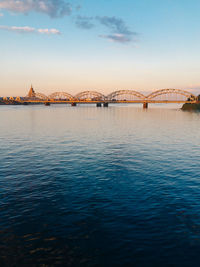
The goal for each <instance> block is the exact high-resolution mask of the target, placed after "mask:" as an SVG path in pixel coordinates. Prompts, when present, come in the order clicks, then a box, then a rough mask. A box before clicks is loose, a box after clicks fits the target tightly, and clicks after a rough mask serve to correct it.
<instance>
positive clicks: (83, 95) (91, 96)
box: [75, 91, 106, 101]
mask: <svg viewBox="0 0 200 267" xmlns="http://www.w3.org/2000/svg"><path fill="white" fill-rule="evenodd" d="M105 98H106V97H105V95H103V94H101V93H99V92H96V91H84V92H80V93H78V94H77V95H75V99H78V100H91V101H92V100H93V101H101V100H105Z"/></svg>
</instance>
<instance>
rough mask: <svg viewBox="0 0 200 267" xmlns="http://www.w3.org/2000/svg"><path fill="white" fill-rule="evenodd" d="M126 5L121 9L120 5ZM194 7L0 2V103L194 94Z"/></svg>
mask: <svg viewBox="0 0 200 267" xmlns="http://www.w3.org/2000/svg"><path fill="white" fill-rule="evenodd" d="M124 2H126V4H124ZM199 9H200V2H199V1H198V0H192V1H188V0H176V1H172V0H166V1H158V0H136V1H132V0H127V1H121V0H111V1H109V2H108V1H106V0H102V1H92V0H84V1H83V0H75V1H69V0H66V1H65V0H60V1H55V0H46V1H44V0H43V1H42V0H29V1H28V0H19V1H15V0H0V36H1V42H0V48H1V67H0V80H1V83H0V96H10V95H13V96H18V95H19V96H23V95H25V94H26V93H27V91H28V89H29V88H30V86H31V84H33V87H34V89H35V91H37V92H41V93H44V94H46V95H48V94H50V93H52V92H55V91H65V92H68V93H71V94H73V95H75V94H76V93H78V92H80V91H84V90H95V91H99V92H101V93H103V94H108V93H109V92H113V91H114V90H120V89H130V90H131V89H132V90H137V91H140V92H150V91H155V90H156V89H162V88H179V89H187V90H191V92H194V93H196V94H199V92H200V80H199V73H200V66H199V60H200V54H199V42H200V35H199V28H200V19H199V14H198V11H199Z"/></svg>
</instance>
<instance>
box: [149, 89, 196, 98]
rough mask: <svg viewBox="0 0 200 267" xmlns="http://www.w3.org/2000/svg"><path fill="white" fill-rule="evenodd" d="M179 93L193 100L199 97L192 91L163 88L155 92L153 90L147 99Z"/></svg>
mask: <svg viewBox="0 0 200 267" xmlns="http://www.w3.org/2000/svg"><path fill="white" fill-rule="evenodd" d="M172 94H173V95H177V96H178V95H179V96H185V98H186V99H190V100H191V101H195V100H196V99H197V97H196V96H195V95H194V94H192V93H191V92H188V91H184V90H180V89H161V90H157V91H155V92H152V93H151V94H149V95H148V96H147V99H149V100H154V99H155V98H157V97H159V96H162V95H166V96H169V95H172Z"/></svg>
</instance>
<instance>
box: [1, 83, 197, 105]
mask: <svg viewBox="0 0 200 267" xmlns="http://www.w3.org/2000/svg"><path fill="white" fill-rule="evenodd" d="M3 101H14V102H16V103H19V104H37V103H38V104H40V103H41V104H42V103H43V104H45V105H50V104H58V103H67V104H71V105H72V106H76V105H77V104H96V105H97V107H101V106H104V107H107V106H108V105H109V103H113V104H117V103H127V104H128V103H141V104H143V107H144V108H148V104H149V103H178V104H181V103H183V104H184V103H197V102H198V97H197V96H195V95H194V94H192V93H191V92H189V91H185V90H180V89H161V90H156V91H153V92H152V93H150V94H149V95H144V94H142V93H140V92H139V91H135V90H118V91H114V92H112V93H110V94H109V95H103V94H102V93H100V92H96V91H83V92H80V93H78V94H76V95H74V96H73V95H72V94H70V93H68V92H59V91H58V92H54V93H52V94H50V95H49V96H46V95H45V94H42V93H37V92H35V91H34V89H33V87H32V86H31V88H30V90H29V93H28V95H27V96H26V97H7V98H3Z"/></svg>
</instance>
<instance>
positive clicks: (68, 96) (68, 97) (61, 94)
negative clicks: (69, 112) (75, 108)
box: [48, 92, 74, 100]
mask: <svg viewBox="0 0 200 267" xmlns="http://www.w3.org/2000/svg"><path fill="white" fill-rule="evenodd" d="M48 98H49V99H53V100H59V99H60V100H61V99H65V100H73V99H74V97H73V95H71V94H69V93H67V92H55V93H52V94H51V95H49V96H48Z"/></svg>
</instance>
